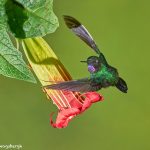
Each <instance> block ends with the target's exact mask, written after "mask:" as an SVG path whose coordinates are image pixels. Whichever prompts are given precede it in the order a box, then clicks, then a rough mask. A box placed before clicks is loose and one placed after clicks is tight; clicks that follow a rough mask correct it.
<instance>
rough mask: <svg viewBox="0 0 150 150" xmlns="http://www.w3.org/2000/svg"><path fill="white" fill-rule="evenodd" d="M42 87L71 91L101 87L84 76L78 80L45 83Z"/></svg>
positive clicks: (94, 89) (85, 90) (95, 89)
mask: <svg viewBox="0 0 150 150" xmlns="http://www.w3.org/2000/svg"><path fill="white" fill-rule="evenodd" d="M44 88H47V89H54V90H65V91H73V92H89V91H97V90H99V89H100V88H101V86H100V85H99V84H95V83H93V82H92V81H91V80H90V79H88V78H84V79H79V80H72V81H64V82H58V83H56V84H51V85H46V86H44Z"/></svg>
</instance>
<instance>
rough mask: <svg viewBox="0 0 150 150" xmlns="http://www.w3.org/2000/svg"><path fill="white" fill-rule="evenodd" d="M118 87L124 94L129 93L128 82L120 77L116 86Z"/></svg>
mask: <svg viewBox="0 0 150 150" xmlns="http://www.w3.org/2000/svg"><path fill="white" fill-rule="evenodd" d="M116 87H117V88H118V89H119V90H120V91H121V92H123V93H127V91H128V86H127V84H126V82H125V81H124V80H123V79H122V78H120V77H119V80H118V82H117V84H116Z"/></svg>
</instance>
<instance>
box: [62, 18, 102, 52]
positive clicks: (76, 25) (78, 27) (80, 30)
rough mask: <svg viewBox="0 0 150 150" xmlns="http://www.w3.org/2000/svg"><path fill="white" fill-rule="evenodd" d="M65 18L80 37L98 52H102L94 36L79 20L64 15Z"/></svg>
mask: <svg viewBox="0 0 150 150" xmlns="http://www.w3.org/2000/svg"><path fill="white" fill-rule="evenodd" d="M64 20H65V23H66V25H67V27H68V28H69V29H71V30H72V31H73V32H74V33H75V34H76V35H77V36H78V37H79V38H80V39H82V40H83V41H84V42H85V43H86V44H87V45H89V46H90V47H91V48H92V49H93V50H94V51H95V52H96V53H97V54H100V51H99V48H98V47H97V45H96V43H95V41H94V39H93V37H92V36H91V34H90V33H89V32H88V30H87V29H86V28H85V27H84V26H83V25H82V24H81V23H80V22H79V21H78V20H76V19H75V18H73V17H71V16H64Z"/></svg>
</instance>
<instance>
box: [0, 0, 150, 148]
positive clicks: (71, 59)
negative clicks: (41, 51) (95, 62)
mask: <svg viewBox="0 0 150 150" xmlns="http://www.w3.org/2000/svg"><path fill="white" fill-rule="evenodd" d="M149 6H150V1H148V0H94V1H91V0H82V1H81V0H76V1H72V0H55V1H54V10H55V12H56V14H57V16H58V18H59V20H60V27H59V29H58V30H57V31H56V32H55V33H54V34H51V35H48V36H46V37H45V39H46V40H47V41H48V43H49V44H50V45H51V47H52V48H53V50H54V51H55V53H56V54H57V56H58V57H59V58H60V60H61V61H62V63H63V64H64V65H65V67H66V68H67V69H68V71H69V72H70V73H71V75H72V77H73V78H74V79H78V78H82V77H86V76H88V75H89V73H88V71H87V67H86V65H84V64H81V63H80V60H85V59H86V58H87V57H88V56H90V55H95V53H94V52H93V51H92V50H91V49H90V48H89V47H88V46H87V45H85V44H84V43H83V42H81V41H80V40H79V39H78V38H77V37H75V36H74V35H73V34H72V33H71V32H70V31H69V30H68V29H67V27H66V26H65V24H64V21H63V19H62V15H64V14H66V15H71V16H74V17H76V18H77V19H78V20H80V21H81V22H82V23H83V24H84V25H85V26H86V27H87V28H88V30H89V31H90V33H91V34H92V35H93V37H94V39H95V40H96V42H97V44H98V45H99V47H100V48H101V51H102V52H103V53H104V55H105V56H106V58H107V60H108V62H109V63H110V64H111V65H113V66H115V67H117V68H118V70H119V73H120V75H121V76H122V77H123V78H124V79H125V80H126V82H127V83H128V87H129V91H128V93H127V94H123V93H121V92H119V91H118V90H117V89H115V88H108V89H104V90H101V91H100V92H101V93H102V94H103V96H104V97H105V100H104V101H103V102H102V103H97V104H95V105H93V106H92V107H91V108H90V109H89V110H88V111H86V112H85V113H84V114H82V115H80V116H79V117H76V118H75V119H73V121H72V122H71V123H70V124H69V126H68V127H67V128H65V129H61V130H59V129H54V128H52V127H51V126H50V125H49V114H50V113H51V112H53V111H55V112H56V111H57V109H56V107H55V106H54V105H53V104H52V102H50V101H48V100H47V99H46V96H45V94H44V93H43V92H42V91H41V85H40V84H39V83H38V84H31V83H27V82H23V81H18V80H15V79H9V78H5V77H3V76H0V83H1V88H0V144H21V145H22V146H23V148H22V149H23V150H51V149H52V150H58V149H61V150H68V149H71V150H76V149H78V150H81V149H86V150H91V149H102V150H141V149H143V150H149V149H150V142H149V141H150V101H149V100H150V99H149V97H148V93H149V89H150V88H149V84H150V79H149V78H150V70H149V67H148V64H149V59H150V58H149V57H150V50H149V49H150V9H149Z"/></svg>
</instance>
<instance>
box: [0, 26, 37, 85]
mask: <svg viewBox="0 0 150 150" xmlns="http://www.w3.org/2000/svg"><path fill="white" fill-rule="evenodd" d="M0 74H2V75H4V76H7V77H11V78H16V79H20V80H25V81H29V82H33V83H36V80H35V78H34V76H33V75H32V73H31V71H30V70H29V68H28V67H27V66H26V64H25V62H24V61H23V59H22V56H21V53H20V52H19V51H18V50H17V49H16V48H15V47H14V46H13V44H12V42H11V40H10V39H9V36H8V34H7V32H6V30H5V29H4V28H3V27H1V26H0Z"/></svg>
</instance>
